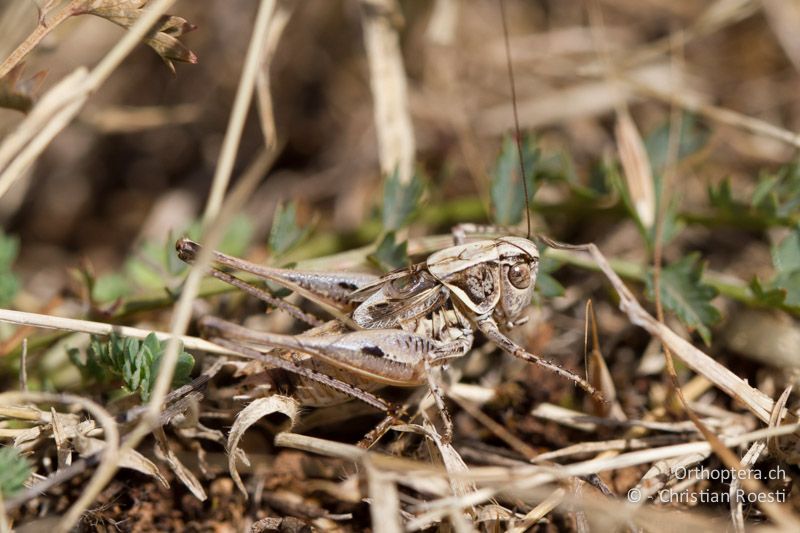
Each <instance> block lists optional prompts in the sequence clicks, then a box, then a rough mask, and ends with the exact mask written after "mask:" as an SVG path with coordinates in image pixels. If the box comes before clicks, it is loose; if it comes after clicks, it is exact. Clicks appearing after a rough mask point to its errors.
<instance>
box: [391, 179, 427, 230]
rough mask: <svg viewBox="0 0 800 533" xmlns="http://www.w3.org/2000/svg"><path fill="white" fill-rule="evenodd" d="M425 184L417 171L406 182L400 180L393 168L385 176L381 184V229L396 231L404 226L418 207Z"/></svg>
mask: <svg viewBox="0 0 800 533" xmlns="http://www.w3.org/2000/svg"><path fill="white" fill-rule="evenodd" d="M424 191H425V184H424V182H423V180H422V177H421V176H420V173H419V172H416V173H414V175H412V176H411V180H409V182H408V183H402V182H401V181H400V172H399V171H398V170H395V171H394V172H393V173H392V174H391V175H390V176H387V177H386V180H385V182H384V185H383V211H382V220H383V229H384V231H389V232H391V231H396V230H398V229H400V228H402V227H403V226H405V225H406V224H407V223H408V222H409V220H411V217H412V216H413V215H414V213H415V212H416V210H417V208H418V207H419V203H420V199H421V198H422V193H423V192H424Z"/></svg>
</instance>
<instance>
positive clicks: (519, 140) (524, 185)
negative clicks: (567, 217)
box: [500, 0, 531, 239]
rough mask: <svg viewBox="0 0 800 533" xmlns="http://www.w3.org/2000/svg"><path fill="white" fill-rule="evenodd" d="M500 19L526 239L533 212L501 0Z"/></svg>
mask: <svg viewBox="0 0 800 533" xmlns="http://www.w3.org/2000/svg"><path fill="white" fill-rule="evenodd" d="M500 17H501V19H502V20H503V40H504V42H505V45H506V66H507V67H508V81H509V83H510V84H511V106H512V108H513V109H514V138H515V139H516V141H517V154H518V155H519V171H520V178H521V179H522V189H523V190H524V191H525V220H526V221H527V223H528V233H527V235H526V238H528V239H530V238H531V210H530V206H529V205H528V180H526V179H525V161H524V160H523V157H522V135H521V134H520V129H519V114H518V113H517V88H516V84H515V83H514V67H513V65H512V64H511V45H509V44H508V23H507V22H506V3H505V0H500Z"/></svg>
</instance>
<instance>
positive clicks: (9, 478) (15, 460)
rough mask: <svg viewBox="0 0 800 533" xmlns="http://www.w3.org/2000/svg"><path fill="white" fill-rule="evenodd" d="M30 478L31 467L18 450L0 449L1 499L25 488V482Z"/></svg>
mask: <svg viewBox="0 0 800 533" xmlns="http://www.w3.org/2000/svg"><path fill="white" fill-rule="evenodd" d="M30 476H31V465H30V463H29V462H28V460H27V459H26V458H24V457H23V456H22V455H21V454H20V451H19V449H18V448H14V447H13V446H7V447H4V448H0V495H2V497H3V499H8V497H9V496H13V495H14V494H16V493H18V492H19V491H21V490H22V489H23V488H25V481H26V480H27V479H28V478H29V477H30Z"/></svg>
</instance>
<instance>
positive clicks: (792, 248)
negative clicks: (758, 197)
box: [769, 226, 800, 307]
mask: <svg viewBox="0 0 800 533" xmlns="http://www.w3.org/2000/svg"><path fill="white" fill-rule="evenodd" d="M771 252H772V264H773V265H774V266H775V277H774V278H773V279H772V281H771V282H770V283H769V288H770V289H773V290H778V291H781V292H782V293H783V294H784V295H785V299H784V301H783V303H784V304H786V305H790V306H793V307H798V306H800V226H796V227H795V228H794V229H792V231H791V233H789V234H788V235H787V236H786V237H784V238H783V240H782V241H781V242H779V243H778V244H777V245H774V246H773V247H772V250H771Z"/></svg>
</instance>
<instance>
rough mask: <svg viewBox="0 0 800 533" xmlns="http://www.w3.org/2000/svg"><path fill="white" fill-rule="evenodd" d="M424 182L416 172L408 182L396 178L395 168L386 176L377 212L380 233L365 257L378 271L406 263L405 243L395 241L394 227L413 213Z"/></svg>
mask: <svg viewBox="0 0 800 533" xmlns="http://www.w3.org/2000/svg"><path fill="white" fill-rule="evenodd" d="M426 181H427V180H425V179H424V178H423V176H422V174H421V172H419V171H417V172H416V173H415V174H414V175H413V176H411V179H410V180H409V181H408V183H403V182H401V181H400V173H399V172H398V171H395V172H393V173H392V174H391V175H390V176H387V178H386V180H385V182H384V186H383V210H382V211H381V220H382V222H383V233H382V235H381V237H380V239H379V242H378V246H377V247H376V248H375V251H374V252H373V253H372V254H370V255H369V256H368V259H369V260H370V261H371V262H372V263H373V264H375V265H376V266H377V267H378V268H380V269H381V270H384V271H386V270H393V269H395V268H400V267H403V266H407V265H408V264H409V262H410V260H409V257H408V244H407V243H406V242H405V241H403V242H397V230H399V229H400V228H402V227H404V226H405V225H407V224H408V223H409V222H410V221H411V220H412V219H413V217H414V215H415V214H416V212H417V209H418V208H419V205H420V201H421V199H422V194H423V193H424V192H425V182H426Z"/></svg>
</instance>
